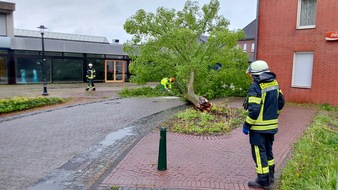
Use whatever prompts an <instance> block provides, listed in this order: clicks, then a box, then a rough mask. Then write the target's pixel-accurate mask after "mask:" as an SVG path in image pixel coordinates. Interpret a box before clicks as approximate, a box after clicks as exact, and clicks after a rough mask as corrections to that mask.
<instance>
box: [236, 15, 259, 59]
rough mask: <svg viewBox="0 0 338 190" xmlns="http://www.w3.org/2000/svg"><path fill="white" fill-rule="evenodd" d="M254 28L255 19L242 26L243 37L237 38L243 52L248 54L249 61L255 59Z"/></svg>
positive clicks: (255, 26) (255, 25)
mask: <svg viewBox="0 0 338 190" xmlns="http://www.w3.org/2000/svg"><path fill="white" fill-rule="evenodd" d="M256 28H257V22H256V19H255V20H253V21H252V22H251V23H250V24H248V25H247V26H245V27H244V28H243V31H244V33H245V39H242V40H238V45H239V46H240V47H241V48H242V49H243V51H244V52H247V53H248V54H249V61H250V62H252V61H254V60H255V52H256V50H255V42H256Z"/></svg>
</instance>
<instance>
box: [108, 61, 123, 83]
mask: <svg viewBox="0 0 338 190" xmlns="http://www.w3.org/2000/svg"><path fill="white" fill-rule="evenodd" d="M125 64H126V62H125V61H121V60H106V61H105V81H106V82H124V76H125Z"/></svg>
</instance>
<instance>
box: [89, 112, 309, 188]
mask: <svg viewBox="0 0 338 190" xmlns="http://www.w3.org/2000/svg"><path fill="white" fill-rule="evenodd" d="M315 112H316V110H314V109H309V108H303V107H297V106H286V108H285V109H284V110H283V112H282V114H281V116H280V126H279V133H278V134H277V135H276V137H275V139H276V140H275V143H274V154H275V162H276V169H277V172H278V171H280V167H281V164H282V163H283V162H284V161H285V159H286V158H287V155H288V154H289V152H290V149H291V144H292V143H293V142H295V140H296V139H297V138H299V137H300V136H301V134H302V132H303V131H304V129H305V127H306V126H307V125H308V124H309V123H310V122H311V120H312V119H313V116H314V114H315ZM158 148H159V132H158V131H156V132H152V133H150V134H149V135H147V136H146V137H145V138H144V139H143V140H142V141H140V143H139V144H137V145H136V146H135V147H134V149H133V150H132V151H131V152H130V153H129V154H128V155H127V156H126V158H125V159H124V160H123V161H122V162H121V163H120V164H119V165H118V166H117V167H116V168H114V169H113V170H112V172H110V173H109V174H108V175H107V177H106V178H105V179H103V181H102V183H100V184H99V185H98V186H97V187H96V188H95V189H109V188H110V187H112V186H116V187H123V188H121V189H152V188H155V189H161V188H164V189H228V190H234V189H249V187H248V186H247V182H248V181H249V180H253V179H255V178H256V173H255V166H254V162H253V160H252V158H251V152H250V145H249V140H248V136H245V135H244V134H242V131H241V128H238V129H236V130H234V131H233V132H231V133H230V134H229V135H225V136H221V137H211V138H206V137H204V138H203V137H194V136H185V135H177V134H173V133H168V134H167V155H168V160H167V161H168V170H166V171H158V170H157V159H158Z"/></svg>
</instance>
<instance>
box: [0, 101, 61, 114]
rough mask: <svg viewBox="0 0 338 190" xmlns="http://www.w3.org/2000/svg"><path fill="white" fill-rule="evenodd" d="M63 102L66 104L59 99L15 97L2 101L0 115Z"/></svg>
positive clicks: (0, 102)
mask: <svg viewBox="0 0 338 190" xmlns="http://www.w3.org/2000/svg"><path fill="white" fill-rule="evenodd" d="M63 102H65V100H64V99H62V98H59V97H37V98H26V97H15V98H6V99H0V114H1V113H9V112H15V111H21V110H26V109H30V108H36V107H41V106H46V105H53V104H58V103H63Z"/></svg>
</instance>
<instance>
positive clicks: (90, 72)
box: [86, 63, 96, 91]
mask: <svg viewBox="0 0 338 190" xmlns="http://www.w3.org/2000/svg"><path fill="white" fill-rule="evenodd" d="M88 67H89V68H88V70H87V74H86V78H87V81H88V85H87V88H86V91H88V90H89V89H90V88H92V91H95V85H94V78H95V74H96V71H95V69H94V67H93V64H92V63H89V64H88Z"/></svg>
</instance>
